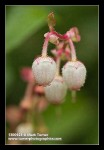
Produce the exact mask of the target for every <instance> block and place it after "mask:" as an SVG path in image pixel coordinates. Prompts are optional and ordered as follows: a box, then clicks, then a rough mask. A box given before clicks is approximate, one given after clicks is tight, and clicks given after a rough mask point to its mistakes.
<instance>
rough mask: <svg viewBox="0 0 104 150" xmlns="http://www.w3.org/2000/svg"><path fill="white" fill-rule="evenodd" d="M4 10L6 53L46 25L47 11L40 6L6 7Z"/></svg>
mask: <svg viewBox="0 0 104 150" xmlns="http://www.w3.org/2000/svg"><path fill="white" fill-rule="evenodd" d="M8 7H10V9H9V11H8V9H7V8H8ZM6 10H7V12H6V52H7V53H8V52H11V51H12V50H13V49H14V48H16V47H17V46H18V45H19V44H21V43H22V42H23V41H24V40H25V39H26V38H27V37H29V36H31V35H32V34H35V33H36V32H37V31H38V29H40V28H41V27H42V26H43V25H44V24H45V23H47V15H48V10H47V8H46V7H42V6H6Z"/></svg>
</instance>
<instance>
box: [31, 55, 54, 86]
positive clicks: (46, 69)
mask: <svg viewBox="0 0 104 150" xmlns="http://www.w3.org/2000/svg"><path fill="white" fill-rule="evenodd" d="M32 70H33V74H34V77H35V80H36V82H37V83H38V84H39V85H43V86H46V85H48V84H50V83H51V82H52V80H53V79H54V76H55V73H56V63H55V61H54V60H53V59H52V58H50V57H38V58H37V59H36V60H35V61H34V62H33V64H32Z"/></svg>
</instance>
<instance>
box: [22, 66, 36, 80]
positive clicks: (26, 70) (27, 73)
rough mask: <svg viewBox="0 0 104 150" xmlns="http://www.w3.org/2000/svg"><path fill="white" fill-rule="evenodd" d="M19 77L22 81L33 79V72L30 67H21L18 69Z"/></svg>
mask: <svg viewBox="0 0 104 150" xmlns="http://www.w3.org/2000/svg"><path fill="white" fill-rule="evenodd" d="M20 74H21V77H22V79H23V80H24V81H27V82H30V81H33V73H32V69H31V68H30V67H23V68H22V69H21V71H20Z"/></svg>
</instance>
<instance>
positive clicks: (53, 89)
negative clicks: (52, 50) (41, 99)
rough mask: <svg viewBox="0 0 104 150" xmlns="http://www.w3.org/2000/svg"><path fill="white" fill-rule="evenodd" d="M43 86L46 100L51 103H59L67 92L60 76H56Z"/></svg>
mask: <svg viewBox="0 0 104 150" xmlns="http://www.w3.org/2000/svg"><path fill="white" fill-rule="evenodd" d="M44 88H45V94H46V98H47V100H48V101H49V102H50V103H53V104H58V103H61V102H62V101H63V99H64V97H65V95H66V92H67V86H66V84H65V82H64V81H63V78H62V77H61V76H56V77H55V79H54V80H53V81H52V82H51V84H50V85H49V86H46V87H44Z"/></svg>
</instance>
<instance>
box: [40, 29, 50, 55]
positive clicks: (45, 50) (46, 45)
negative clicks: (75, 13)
mask: <svg viewBox="0 0 104 150" xmlns="http://www.w3.org/2000/svg"><path fill="white" fill-rule="evenodd" d="M50 35H51V33H50V32H49V33H48V34H47V36H46V38H45V40H44V44H43V49H42V56H43V57H46V56H47V47H48V42H49V37H50Z"/></svg>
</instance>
